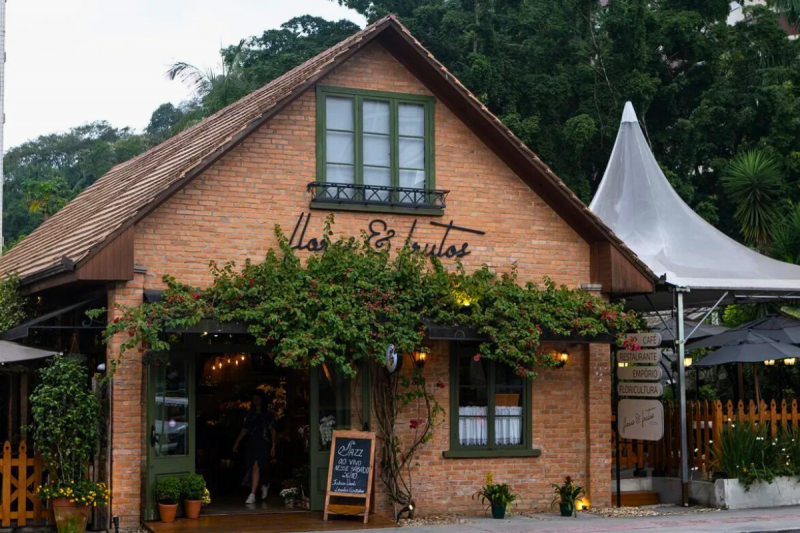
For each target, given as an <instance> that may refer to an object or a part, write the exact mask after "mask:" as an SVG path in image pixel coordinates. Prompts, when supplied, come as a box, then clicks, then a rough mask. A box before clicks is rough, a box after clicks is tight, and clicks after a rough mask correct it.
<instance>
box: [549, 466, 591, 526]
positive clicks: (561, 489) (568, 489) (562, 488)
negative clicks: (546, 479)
mask: <svg viewBox="0 0 800 533" xmlns="http://www.w3.org/2000/svg"><path fill="white" fill-rule="evenodd" d="M550 485H551V486H552V487H553V492H554V493H555V497H554V498H553V507H555V506H556V504H558V506H559V509H560V510H561V516H578V511H577V509H576V508H575V501H576V500H578V499H579V498H580V497H581V496H585V495H586V491H584V490H583V487H581V486H580V485H576V484H574V483H573V482H572V478H571V477H569V476H567V477H565V478H564V484H563V485H558V484H556V483H550Z"/></svg>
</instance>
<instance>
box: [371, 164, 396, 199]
mask: <svg viewBox="0 0 800 533" xmlns="http://www.w3.org/2000/svg"><path fill="white" fill-rule="evenodd" d="M391 184H392V175H391V172H390V171H389V169H388V168H379V167H364V185H383V186H385V187H388V186H389V185H391ZM389 195H390V192H389V191H374V190H364V199H365V200H367V201H381V202H386V201H388V200H389Z"/></svg>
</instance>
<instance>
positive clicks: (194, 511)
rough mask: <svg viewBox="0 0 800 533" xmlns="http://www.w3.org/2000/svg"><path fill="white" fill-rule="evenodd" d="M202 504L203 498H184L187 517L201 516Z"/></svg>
mask: <svg viewBox="0 0 800 533" xmlns="http://www.w3.org/2000/svg"><path fill="white" fill-rule="evenodd" d="M202 506H203V501H202V500H183V510H184V511H185V512H186V518H197V517H198V516H200V508H201V507H202Z"/></svg>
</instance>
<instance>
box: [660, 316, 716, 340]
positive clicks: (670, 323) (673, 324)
mask: <svg viewBox="0 0 800 533" xmlns="http://www.w3.org/2000/svg"><path fill="white" fill-rule="evenodd" d="M683 324H684V329H683V330H684V335H688V334H689V333H690V332H691V331H692V330H693V329H694V328H695V326H697V322H696V321H694V320H684V321H683ZM650 330H651V331H657V332H658V333H660V334H661V344H672V343H673V342H675V335H676V334H677V332H678V321H677V320H675V318H674V317H670V318H667V319H664V321H663V322H662V321H661V320H659V321H658V323H656V324H655V325H654V326H653V327H652V328H650ZM725 331H728V328H726V327H725V326H715V325H713V324H700V327H699V328H697V330H696V331H695V332H694V334H693V335H692V339H705V338H706V337H711V336H713V335H719V334H720V333H723V332H725Z"/></svg>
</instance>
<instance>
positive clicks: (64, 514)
mask: <svg viewBox="0 0 800 533" xmlns="http://www.w3.org/2000/svg"><path fill="white" fill-rule="evenodd" d="M50 504H51V505H52V507H53V514H54V515H55V519H56V529H57V530H58V533H84V532H85V531H86V522H87V521H88V520H89V506H88V505H78V504H77V503H71V502H70V501H69V499H67V498H56V499H54V500H51V501H50Z"/></svg>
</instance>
